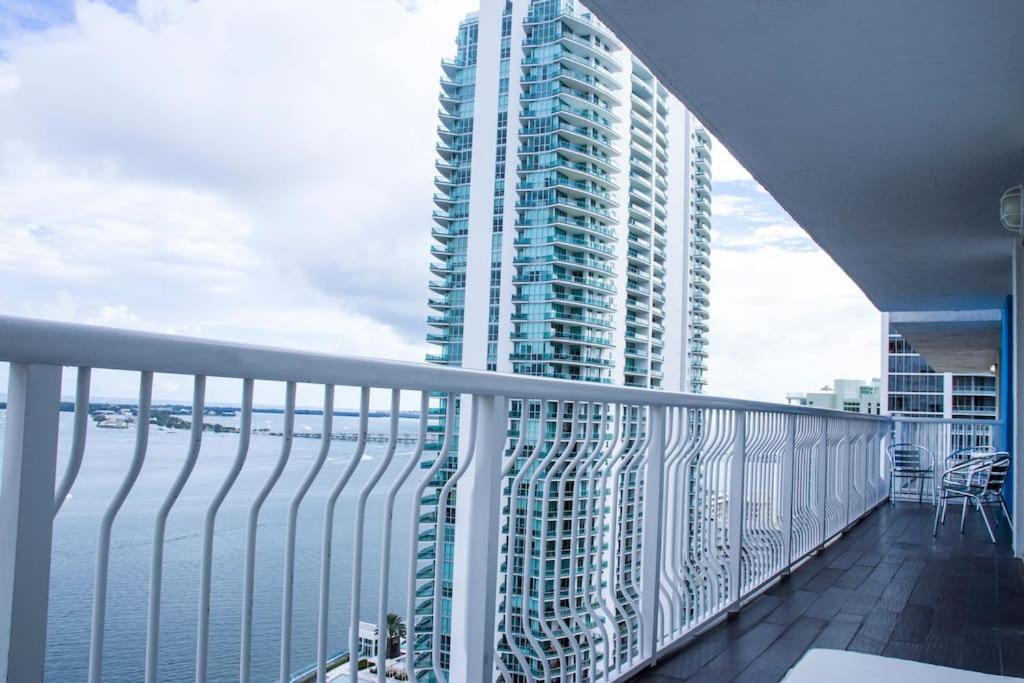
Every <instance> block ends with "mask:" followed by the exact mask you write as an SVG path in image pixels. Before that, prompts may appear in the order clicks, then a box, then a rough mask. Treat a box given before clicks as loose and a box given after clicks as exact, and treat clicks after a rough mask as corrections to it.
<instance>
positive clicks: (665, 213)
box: [410, 0, 711, 679]
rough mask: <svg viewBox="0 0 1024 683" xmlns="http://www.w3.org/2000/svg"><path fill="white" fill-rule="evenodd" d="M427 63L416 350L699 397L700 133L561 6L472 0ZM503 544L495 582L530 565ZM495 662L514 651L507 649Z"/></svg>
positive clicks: (705, 265) (592, 24) (609, 36)
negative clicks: (449, 50) (450, 52)
mask: <svg viewBox="0 0 1024 683" xmlns="http://www.w3.org/2000/svg"><path fill="white" fill-rule="evenodd" d="M442 66H443V75H442V78H441V97H440V103H441V109H440V112H439V116H440V119H441V122H440V123H441V125H440V126H439V129H438V134H439V138H440V140H439V142H438V153H439V159H438V162H437V170H438V172H439V175H438V176H437V178H436V179H435V184H436V186H437V189H438V193H437V194H436V195H435V202H436V204H437V211H435V213H434V219H435V222H436V224H437V225H436V226H435V227H434V228H433V236H434V237H435V240H436V243H435V245H434V246H433V247H432V249H431V252H432V254H433V256H434V257H435V258H436V260H435V261H434V262H433V263H432V264H431V267H430V268H431V272H432V273H433V274H434V276H435V279H432V281H431V283H430V289H431V291H432V292H433V294H432V295H431V298H430V301H429V305H430V307H431V309H433V311H434V314H432V315H431V317H430V318H429V320H428V322H429V323H430V325H431V326H432V327H434V328H435V331H434V332H432V333H431V334H430V335H428V340H429V341H430V342H432V343H435V344H437V345H438V346H439V352H438V353H437V354H434V355H431V356H428V360H430V361H432V362H437V363H442V364H447V365H457V366H462V367H467V368H474V369H480V370H492V371H498V372H510V373H521V374H530V375H539V376H545V377H554V378H560V379H572V380H581V381H588V382H601V383H616V384H624V385H628V386H637V387H647V388H664V389H668V390H673V391H691V392H700V391H702V390H703V387H704V386H705V384H706V380H705V377H704V374H705V371H706V366H705V359H706V357H707V350H706V345H707V337H706V334H707V331H708V305H709V301H708V296H709V278H710V272H709V267H710V260H709V257H710V215H711V208H710V202H711V166H710V163H711V156H710V149H711V139H710V136H709V135H708V134H707V133H706V132H705V131H704V130H703V129H702V128H701V127H700V126H699V125H698V124H697V122H696V121H695V119H694V118H693V116H692V115H691V114H690V113H689V112H688V111H687V110H686V108H685V107H684V106H683V105H682V104H681V103H680V102H679V101H678V100H676V99H675V98H674V97H672V96H671V95H669V93H668V91H667V90H666V89H665V88H664V87H663V86H662V85H661V84H660V83H659V82H658V80H657V78H656V77H655V76H654V74H653V73H652V72H651V70H650V69H648V68H647V67H646V66H645V65H644V64H643V62H642V61H641V60H639V59H638V58H637V57H636V56H634V55H632V54H631V53H630V52H629V51H627V50H626V49H624V48H623V46H622V44H621V43H620V41H619V40H618V39H617V38H616V37H615V35H614V34H613V33H612V32H611V31H610V30H609V29H608V28H607V27H605V26H603V25H602V24H601V23H600V22H598V21H597V20H596V19H595V18H594V17H592V16H591V15H590V13H589V12H588V11H587V10H586V9H585V8H584V7H583V6H582V5H580V4H579V3H577V2H573V1H572V0H510V1H508V2H504V3H499V2H493V3H492V2H489V3H484V4H483V5H482V9H481V11H480V13H478V14H473V15H470V16H468V17H467V18H466V19H465V20H464V21H463V22H462V23H461V24H460V26H459V31H458V38H457V51H456V57H455V59H454V60H445V61H444V63H443V65H442ZM520 409H521V410H522V411H523V421H522V424H523V426H522V427H521V428H522V429H527V430H529V433H530V434H531V436H530V438H531V439H549V440H550V439H551V438H553V429H552V428H551V425H545V428H540V427H539V425H540V423H541V422H544V421H545V420H549V419H550V417H549V416H548V415H547V411H546V410H541V409H539V408H538V407H536V406H534V407H526V408H525V409H524V408H523V407H520ZM567 409H568V408H567ZM434 411H435V413H436V414H437V416H438V417H437V420H438V423H437V424H436V425H435V427H434V429H435V430H436V431H437V432H444V431H446V429H445V427H446V426H445V425H444V424H443V422H441V420H443V416H444V415H445V413H446V412H447V411H448V406H447V399H446V398H445V397H438V399H437V402H436V406H435V408H434ZM457 412H458V411H455V412H454V413H453V414H457ZM455 426H456V425H454V424H453V425H451V427H452V429H448V430H447V431H448V432H450V434H449V436H450V437H453V438H452V440H451V442H450V444H449V446H450V448H449V453H450V455H449V456H448V462H446V463H445V464H444V467H442V468H441V470H440V471H439V473H438V484H439V485H440V484H443V482H444V481H445V480H446V479H447V477H449V476H450V475H451V473H452V472H453V471H454V470H455V467H456V464H457V456H456V455H455V454H457V453H458V449H459V445H458V436H457V434H456V433H455V432H457V430H456V429H454V427H455ZM435 448H436V449H440V448H441V444H440V443H438V444H435ZM623 485H625V486H635V481H633V482H630V481H626V480H624V483H623ZM634 494H635V491H629V492H625V493H624V495H623V496H622V498H621V500H623V501H632V500H634ZM510 495H516V493H515V492H512V493H511V494H510ZM426 504H427V507H425V508H424V509H425V510H429V511H428V512H426V513H425V515H424V518H425V519H427V520H428V522H430V521H433V522H434V523H435V525H436V520H437V519H438V517H437V515H442V514H445V513H446V512H449V513H450V511H444V510H436V509H431V508H430V507H429V506H430V505H435V506H436V505H437V504H438V501H437V497H436V496H431V497H430V498H429V499H428V500H426ZM507 509H508V510H514V509H516V507H515V506H513V505H508V506H507ZM445 516H446V517H447V516H449V515H445ZM508 523H509V520H508V519H506V521H505V524H506V525H508ZM623 523H629V522H628V520H626V521H624V522H623ZM432 528H433V527H432ZM446 529H447V530H446V532H445V536H446V544H445V546H444V550H443V552H444V554H445V556H444V557H441V558H434V557H427V556H424V557H422V558H420V559H421V560H423V564H422V568H421V574H422V575H423V577H424V580H423V582H422V583H421V584H420V586H418V589H417V600H418V607H417V617H419V616H420V615H423V616H422V619H419V618H418V619H417V623H415V624H412V625H411V627H412V628H411V629H410V631H411V636H412V637H410V642H411V643H412V649H413V656H414V662H415V663H416V668H417V672H418V674H420V677H421V678H424V679H429V678H430V677H431V674H430V672H429V670H430V669H431V668H433V667H434V666H435V665H436V664H437V662H436V661H435V660H436V659H437V658H438V656H437V652H438V651H440V660H441V664H442V668H444V666H445V665H446V663H447V637H446V636H447V634H448V633H449V632H450V630H449V629H450V623H449V622H450V605H449V604H448V601H449V597H450V593H451V578H450V577H451V567H450V558H451V545H452V543H453V538H454V530H453V529H450V528H447V527H446ZM431 533H436V531H435V532H431ZM428 535H429V534H428ZM519 545H521V544H519V543H512V544H511V546H510V547H506V548H503V550H502V552H503V553H504V554H505V557H506V561H505V562H504V564H503V566H504V567H505V568H506V569H505V571H507V572H518V573H520V574H522V573H524V572H525V573H527V574H530V573H531V572H532V574H531V575H530V576H518V575H517V576H515V577H511V578H512V579H513V580H510V581H506V579H507V578H509V577H507V576H506V577H500V580H499V584H500V585H503V586H510V585H513V584H514V585H516V586H522V585H524V584H525V585H530V584H531V581H536V580H537V579H538V578H543V577H539V576H538V575H537V573H538V572H540V573H543V569H537V568H536V567H528V566H524V563H522V562H514V561H509V560H511V559H512V558H511V555H510V553H513V552H515V548H516V547H517V546H519ZM581 545H582V544H581ZM581 552H582V551H581ZM426 554H427V555H429V552H427V553H426ZM589 555H590V556H592V555H593V553H592V552H590V553H589ZM438 571H440V572H441V575H442V578H441V581H440V582H439V583H440V595H435V592H436V591H435V586H436V585H437V583H438V582H437V581H436V580H435V579H434V578H433V577H434V576H436V574H435V572H438ZM543 584H544V581H540V582H539V585H543ZM435 599H438V600H440V601H441V609H440V610H435V609H434V602H433V601H434V600H435ZM533 599H537V600H540V601H544V600H545V599H547V600H551V599H552V598H551V597H550V596H547V597H546V598H545V596H534V598H533ZM435 613H439V614H440V615H441V620H440V623H434V619H433V618H432V615H433V614H435ZM515 628H519V629H521V628H522V624H521V623H518V625H517V626H515ZM539 637H540V639H541V640H543V639H545V638H549V637H550V636H548V635H546V634H540V636H539ZM435 643H437V644H439V646H440V647H436V646H435ZM540 647H541V650H542V651H543V650H544V649H545V648H546V647H547V646H546V645H543V644H541V645H540ZM509 666H510V667H512V668H513V669H514V668H515V666H521V663H518V662H514V661H513V660H512V659H510V660H509ZM530 666H531V667H536V670H535V672H534V673H535V675H541V674H542V673H543V672H544V671H545V668H544V667H543V666H542V664H541V662H539V661H533V662H531V663H530Z"/></svg>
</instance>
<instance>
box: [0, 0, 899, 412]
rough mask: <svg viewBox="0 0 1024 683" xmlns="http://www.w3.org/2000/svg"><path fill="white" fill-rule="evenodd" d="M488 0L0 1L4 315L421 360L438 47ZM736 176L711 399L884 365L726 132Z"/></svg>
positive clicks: (837, 277)
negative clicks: (735, 153) (479, 0)
mask: <svg viewBox="0 0 1024 683" xmlns="http://www.w3.org/2000/svg"><path fill="white" fill-rule="evenodd" d="M474 5H475V2H474V0H424V1H422V2H419V3H409V2H398V1H397V0H395V1H394V2H390V1H385V0H348V1H346V2H340V3H339V2H337V1H336V0H303V2H301V3H294V2H285V1H284V0H280V1H278V2H274V3H271V2H260V3H253V2H248V1H246V0H218V1H217V2H203V1H200V2H195V1H193V0H139V1H138V2H137V3H135V2H116V3H92V2H87V3H78V4H73V3H70V2H35V1H34V0H33V1H29V0H0V312H2V313H5V314H10V315H22V316H32V317H43V318H51V319H57V320H68V321H75V322H88V323H95V324H105V325H115V326H119V327H131V328H136V329H144V330H153V331H163V332H171V333H177V334H188V335H197V336H205V337H210V338H217V339H228V340H237V341H244V342H253V341H257V342H259V343H263V344H271V345H279V346H287V347H292V348H301V349H310V350H317V351H325V352H333V353H345V354H354V355H370V356H377V357H388V358H401V359H408V360H420V359H422V357H423V354H424V353H426V352H427V351H428V347H427V345H426V344H425V343H424V341H423V337H424V334H425V332H426V326H425V323H424V318H425V316H426V315H427V310H426V306H425V300H426V297H427V290H426V282H427V279H428V271H427V265H428V263H429V259H428V256H427V252H428V248H429V230H430V220H429V215H430V212H431V210H432V202H431V199H430V197H431V194H432V192H433V189H434V188H433V186H432V182H431V178H432V176H433V159H434V151H433V145H434V143H435V133H434V129H435V128H436V125H437V119H436V114H435V112H436V109H437V79H438V76H439V75H440V69H439V67H438V63H439V60H440V59H441V58H442V57H447V56H451V54H452V51H453V44H454V35H455V30H456V26H457V23H458V20H459V18H460V17H461V16H462V15H463V14H464V13H465V12H466V11H470V10H472V9H473V8H474ZM367 65H372V68H367ZM713 176H714V178H715V181H714V197H713V209H714V219H713V251H712V290H711V291H712V293H711V302H712V306H711V309H712V318H711V327H712V332H711V335H710V336H711V346H710V353H711V356H710V358H709V364H710V366H711V371H710V376H709V379H710V387H709V388H710V390H711V391H712V392H714V393H716V394H723V395H731V396H741V397H749V398H759V399H766V400H782V399H783V397H784V394H785V393H786V392H787V391H806V390H810V389H814V388H817V387H819V386H821V385H823V384H826V383H830V382H831V381H832V379H833V378H834V377H837V376H840V377H861V378H865V379H866V378H868V377H871V376H877V374H878V369H879V368H878V365H879V364H878V359H879V352H878V344H879V327H878V315H877V313H876V312H875V311H874V309H873V308H872V307H871V305H870V304H868V302H867V301H866V299H865V298H864V297H863V295H862V294H861V293H860V292H859V290H857V288H856V286H855V285H853V283H852V282H850V281H849V279H848V278H846V276H845V275H844V274H843V273H842V272H841V271H840V270H839V269H838V268H837V267H836V266H835V265H834V264H833V263H832V262H831V260H830V259H829V258H828V256H827V255H825V254H824V253H823V252H821V251H820V250H819V249H817V247H816V246H815V245H814V244H813V243H812V242H811V241H810V240H809V239H808V238H807V236H806V235H805V234H804V233H803V231H802V230H800V228H799V227H798V226H796V225H795V224H794V223H793V221H792V220H791V219H790V218H789V217H788V216H787V215H786V214H785V212H784V211H783V210H782V209H781V208H780V207H779V206H778V205H777V204H776V203H775V202H774V201H773V200H772V198H771V197H770V196H769V195H767V194H766V193H765V192H764V191H763V190H761V188H760V187H759V186H758V185H757V184H756V183H755V182H753V180H752V179H751V178H750V176H749V175H748V174H747V173H746V172H745V171H744V170H743V169H742V168H741V167H740V166H739V165H738V164H737V163H736V162H735V161H734V160H733V159H732V158H731V157H730V156H729V155H728V153H727V152H726V150H725V149H724V147H723V146H722V145H721V144H720V143H719V144H716V145H715V148H714V163H713ZM0 386H2V385H0ZM217 391H220V390H219V389H216V388H215V389H214V391H213V394H212V395H213V397H214V398H218V397H217V395H216V392H217ZM224 391H225V393H224V395H223V396H222V397H220V400H230V399H231V398H232V397H233V396H234V395H235V391H234V390H233V389H230V390H228V389H226V390H224ZM97 393H100V394H105V395H131V394H132V393H133V391H132V389H131V383H130V382H128V381H126V380H125V379H124V378H111V379H110V380H109V381H108V380H103V381H101V382H100V384H99V385H97ZM157 393H158V394H159V395H164V396H168V397H187V396H188V393H189V390H188V381H187V380H185V379H183V378H161V379H160V380H159V381H158V383H157ZM311 396H316V393H315V392H314V393H312V394H311ZM269 398H270V397H269V395H268V399H269Z"/></svg>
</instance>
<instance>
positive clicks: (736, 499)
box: [729, 410, 747, 613]
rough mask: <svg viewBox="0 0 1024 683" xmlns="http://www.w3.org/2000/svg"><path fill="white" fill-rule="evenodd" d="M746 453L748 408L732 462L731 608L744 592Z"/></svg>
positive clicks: (741, 416)
mask: <svg viewBox="0 0 1024 683" xmlns="http://www.w3.org/2000/svg"><path fill="white" fill-rule="evenodd" d="M746 453H747V411H745V410H737V411H736V442H735V444H734V446H733V449H732V461H731V462H730V463H729V567H730V572H729V573H730V574H731V576H732V578H731V580H730V582H729V591H730V595H729V602H730V607H729V612H730V613H735V612H738V611H739V609H740V598H741V597H742V595H743V590H742V588H741V584H742V583H743V552H742V551H741V547H742V545H743V461H744V458H745V456H746Z"/></svg>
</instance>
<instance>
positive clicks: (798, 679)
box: [783, 649, 1024, 683]
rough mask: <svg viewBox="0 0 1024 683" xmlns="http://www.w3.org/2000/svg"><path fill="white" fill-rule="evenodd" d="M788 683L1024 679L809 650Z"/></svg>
mask: <svg viewBox="0 0 1024 683" xmlns="http://www.w3.org/2000/svg"><path fill="white" fill-rule="evenodd" d="M783 681H784V682H785V683H826V682H827V683H865V682H869V683H889V682H890V681H891V682H892V683H918V681H920V682H921V683H1005V682H1006V681H1024V678H1013V677H1011V676H997V675H994V674H983V673H978V672H976V671H964V670H963V669H951V668H949V667H947V666H936V665H935V664H924V663H922V662H910V661H907V660H905V659H893V658H891V657H881V656H879V655H867V654H864V653H862V652H847V651H846V650H820V649H814V650H808V651H807V652H806V653H804V656H803V657H802V658H801V659H800V661H799V662H797V663H796V665H795V666H793V668H792V669H790V670H789V673H788V674H787V675H786V677H785V678H784V679H783Z"/></svg>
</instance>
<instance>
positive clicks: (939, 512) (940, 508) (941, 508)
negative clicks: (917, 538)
mask: <svg viewBox="0 0 1024 683" xmlns="http://www.w3.org/2000/svg"><path fill="white" fill-rule="evenodd" d="M945 511H946V506H945V503H943V504H942V505H936V506H935V524H933V525H932V536H938V535H939V518H940V517H941V516H943V513H944V512H945Z"/></svg>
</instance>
